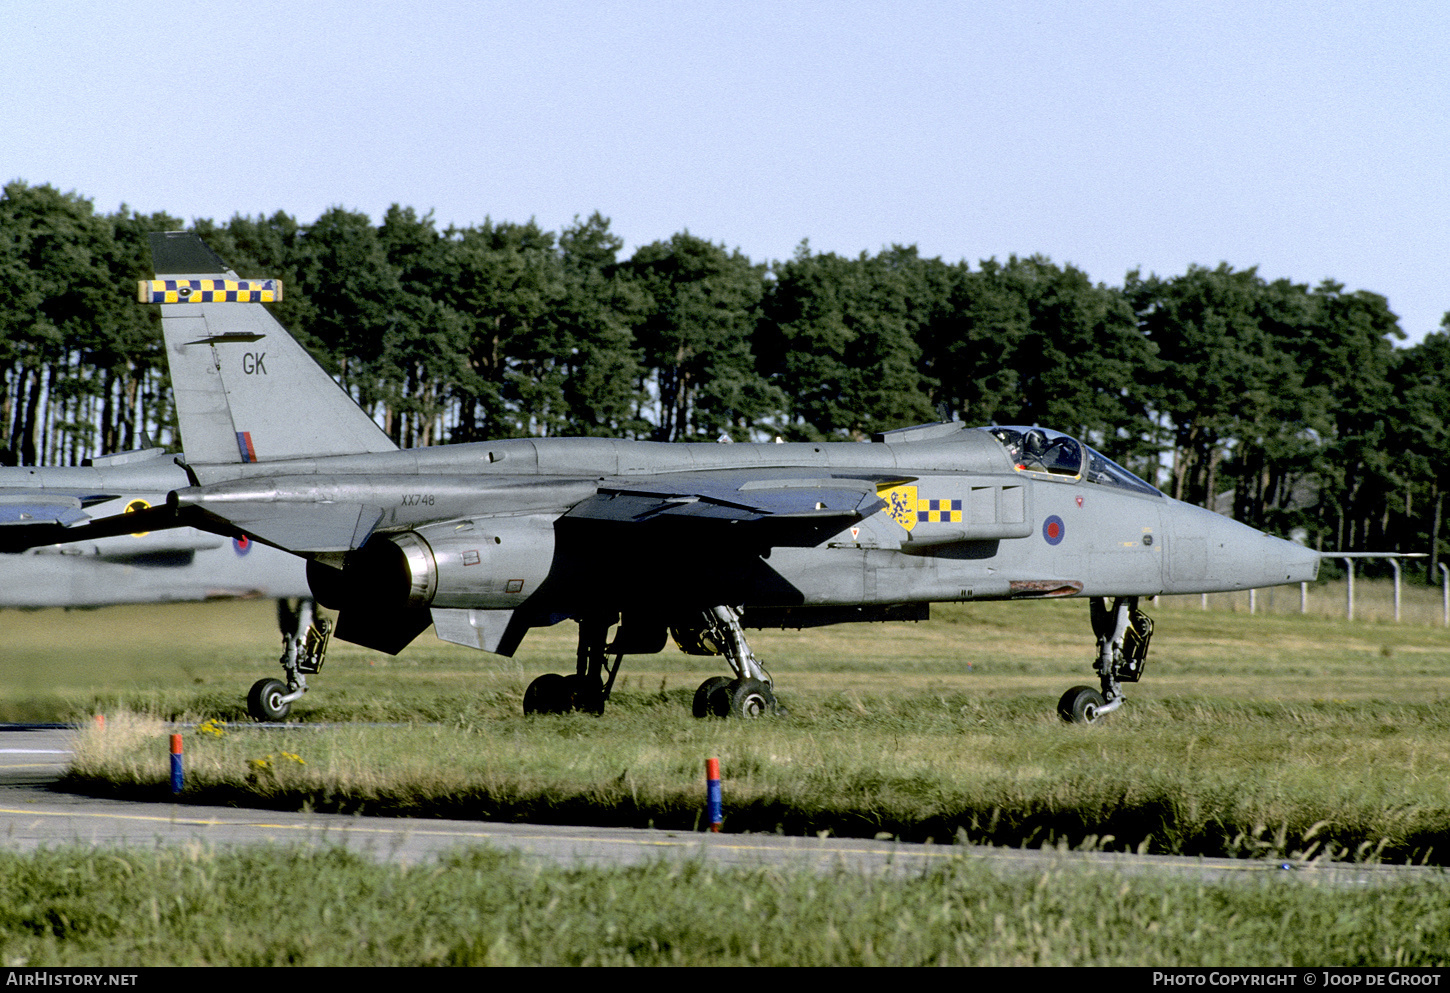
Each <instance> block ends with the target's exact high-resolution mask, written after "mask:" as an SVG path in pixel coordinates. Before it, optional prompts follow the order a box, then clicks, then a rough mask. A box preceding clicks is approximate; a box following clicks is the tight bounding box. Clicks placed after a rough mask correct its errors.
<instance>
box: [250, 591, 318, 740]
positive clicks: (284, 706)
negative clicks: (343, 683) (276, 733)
mask: <svg viewBox="0 0 1450 993" xmlns="http://www.w3.org/2000/svg"><path fill="white" fill-rule="evenodd" d="M277 626H278V627H280V628H281V629H282V658H281V663H282V672H283V674H284V675H285V676H286V681H285V682H284V681H282V680H280V679H259V680H257V681H256V682H255V683H253V684H252V690H251V692H250V693H248V694H247V713H249V714H251V715H252V718H253V719H254V720H257V721H260V722H264V723H265V722H272V721H280V720H282V719H284V718H285V717H286V716H287V715H288V714H289V713H290V712H291V710H292V704H293V703H294V702H296V701H297V700H300V699H301V698H302V694H304V693H306V692H307V677H308V676H310V675H314V674H316V673H317V672H319V671H320V670H321V669H322V660H323V658H324V657H325V656H326V655H327V641H328V638H330V637H331V635H332V623H331V622H330V621H328V620H327V618H325V617H318V616H317V603H316V601H313V600H310V599H305V598H304V599H302V600H298V601H297V607H296V609H295V610H294V609H293V608H292V606H291V605H290V604H289V603H288V602H287V601H286V600H278V601H277Z"/></svg>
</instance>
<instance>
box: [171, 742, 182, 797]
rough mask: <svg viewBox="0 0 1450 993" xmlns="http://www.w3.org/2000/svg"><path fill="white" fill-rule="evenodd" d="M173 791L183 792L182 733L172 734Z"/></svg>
mask: <svg viewBox="0 0 1450 993" xmlns="http://www.w3.org/2000/svg"><path fill="white" fill-rule="evenodd" d="M171 792H172V793H173V794H175V793H180V792H181V735H179V734H173V735H172V736H171Z"/></svg>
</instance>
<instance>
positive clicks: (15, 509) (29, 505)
mask: <svg viewBox="0 0 1450 993" xmlns="http://www.w3.org/2000/svg"><path fill="white" fill-rule="evenodd" d="M114 499H116V497H115V496H114V495H111V494H92V493H79V492H77V493H57V492H55V491H54V490H15V491H10V492H6V493H0V527H4V528H29V527H35V526H37V525H45V524H53V525H60V526H61V527H69V526H71V525H73V524H79V523H81V522H82V521H86V520H89V519H90V515H89V514H87V513H86V511H85V508H87V507H91V506H94V505H96V504H98V503H105V502H107V501H110V500H114Z"/></svg>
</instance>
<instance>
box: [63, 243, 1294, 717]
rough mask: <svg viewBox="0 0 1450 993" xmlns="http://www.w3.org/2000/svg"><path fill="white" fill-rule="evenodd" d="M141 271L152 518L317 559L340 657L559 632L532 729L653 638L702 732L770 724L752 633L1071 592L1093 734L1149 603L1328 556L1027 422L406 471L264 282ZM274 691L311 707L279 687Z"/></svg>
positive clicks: (1133, 670) (464, 457)
mask: <svg viewBox="0 0 1450 993" xmlns="http://www.w3.org/2000/svg"><path fill="white" fill-rule="evenodd" d="M152 252H153V256H154V261H155V266H156V274H157V278H156V280H154V281H148V282H147V283H143V284H142V285H141V298H142V299H143V300H147V301H152V302H155V303H158V304H160V306H161V311H162V326H163V329H164V334H165V339H166V352H167V358H168V359H169V361H170V364H171V377H172V382H173V384H174V387H175V390H176V403H177V412H178V416H179V418H180V424H181V433H182V437H183V440H184V442H185V446H186V453H187V461H186V466H185V468H186V472H187V474H188V475H189V477H190V479H189V483H190V485H187V486H182V487H178V488H177V489H175V490H173V491H172V492H171V493H169V494H168V495H167V498H166V503H165V505H164V506H161V507H155V508H152V509H149V510H142V511H140V512H139V513H140V515H142V516H144V517H146V518H147V523H148V524H150V525H151V526H153V527H156V528H161V527H169V526H181V525H190V526H194V527H196V528H199V529H202V530H205V531H210V532H213V533H219V534H223V535H246V536H248V537H249V538H251V539H254V540H256V541H259V542H262V543H264V544H269V545H274V546H276V547H278V548H282V549H286V550H288V551H290V552H294V553H296V554H298V555H302V556H304V557H306V558H307V559H308V566H307V574H308V579H309V581H310V583H311V587H312V590H313V592H314V593H315V595H316V597H317V599H318V601H319V602H320V603H322V604H323V605H324V606H326V607H330V608H333V609H336V610H338V611H339V616H338V620H337V627H336V635H337V637H339V638H342V639H344V640H347V641H351V642H354V643H357V644H360V645H365V646H368V647H371V648H375V649H379V650H381V651H384V652H391V653H396V652H399V651H401V650H402V649H403V648H404V646H406V645H407V644H408V643H409V642H411V641H412V640H413V639H414V638H415V637H417V636H418V635H419V634H420V633H421V632H422V631H423V630H424V629H426V628H427V627H428V626H429V625H430V624H432V625H433V627H434V629H435V630H436V632H437V634H438V637H440V638H442V639H444V640H446V641H450V642H456V643H459V644H463V645H471V646H473V647H476V648H480V649H483V650H485V651H490V652H498V653H502V654H504V655H510V654H512V653H513V652H514V650H515V649H516V648H517V647H518V645H519V643H520V641H521V640H522V638H523V637H524V634H525V632H527V631H528V629H529V628H531V627H536V626H541V625H548V624H553V623H556V622H558V621H561V620H565V619H573V620H575V621H576V622H577V623H578V625H579V647H578V660H577V665H576V670H575V671H574V672H573V673H569V674H567V675H560V674H550V675H545V676H541V677H539V678H538V679H537V680H535V681H534V682H533V683H532V684H531V685H530V686H529V688H528V690H527V692H526V694H525V696H524V710H525V711H526V712H549V711H560V710H565V709H571V708H573V709H582V710H587V711H596V712H597V711H600V710H602V708H603V706H604V702H605V701H606V700H607V699H608V697H609V693H610V688H611V687H612V685H613V683H614V677H615V675H616V674H617V673H618V671H619V665H620V662H621V661H622V658H623V656H625V655H630V654H637V653H648V652H657V651H660V650H662V649H663V648H664V646H665V643H666V639H667V632H669V633H670V634H672V635H673V637H674V640H675V641H676V643H677V644H678V645H679V646H680V647H681V648H683V649H684V650H686V651H688V652H697V653H711V654H720V655H723V656H724V657H725V660H726V661H727V662H728V664H729V669H730V674H729V675H721V676H718V677H715V678H712V679H710V680H707V681H706V682H705V683H704V684H702V685H701V686H700V688H699V691H698V692H697V693H696V695H695V702H694V712H695V714H696V716H702V717H703V716H707V715H719V716H727V715H729V716H743V717H750V716H756V715H761V714H766V713H771V712H774V711H776V709H777V703H776V695H775V685H774V682H773V680H772V679H771V677H770V675H769V674H768V673H767V671H766V669H765V667H764V665H763V664H762V663H761V661H760V660H759V659H758V658H756V656H755V655H754V653H753V652H752V651H751V649H750V646H749V644H748V642H747V640H746V635H745V632H746V629H748V628H752V627H757V628H758V627H779V626H792V627H802V626H811V625H819V624H833V623H839V622H846V621H876V620H890V619H898V618H899V619H921V618H925V617H926V616H927V612H928V610H929V605H930V604H931V603H933V602H942V601H966V600H1022V599H1041V598H1046V597H1085V598H1088V599H1089V601H1090V603H1091V618H1092V627H1093V632H1094V634H1095V636H1096V641H1097V650H1096V657H1095V662H1094V668H1095V670H1096V672H1097V676H1098V683H1099V685H1098V686H1097V687H1094V686H1077V687H1074V688H1072V689H1070V690H1068V691H1067V693H1066V694H1064V695H1063V697H1062V700H1061V701H1060V703H1059V707H1058V710H1059V713H1060V714H1061V715H1062V716H1063V718H1064V719H1066V720H1070V721H1076V722H1088V723H1090V722H1093V721H1095V720H1097V719H1098V718H1099V717H1100V716H1101V715H1103V714H1105V713H1107V712H1109V711H1112V710H1114V709H1116V708H1117V707H1119V706H1121V705H1122V703H1123V684H1124V683H1129V682H1134V681H1136V680H1137V679H1139V677H1140V676H1141V675H1142V673H1143V668H1144V663H1145V660H1146V658H1147V650H1148V642H1149V638H1150V636H1151V634H1152V623H1151V622H1150V621H1149V619H1148V618H1147V617H1146V616H1145V615H1144V614H1143V613H1142V612H1141V611H1140V610H1139V609H1138V605H1139V602H1140V600H1141V598H1143V597H1151V596H1154V595H1156V594H1159V593H1199V592H1213V591H1221V590H1240V589H1250V588H1254V587H1261V586H1271V585H1274V584H1277V583H1296V582H1300V581H1302V580H1309V579H1313V578H1314V576H1315V574H1316V573H1317V571H1318V565H1319V555H1318V554H1317V553H1316V552H1314V551H1312V550H1309V549H1306V548H1303V547H1302V546H1299V545H1296V544H1293V543H1291V542H1288V541H1282V540H1280V539H1278V538H1275V537H1272V536H1270V535H1267V534H1264V533H1262V532H1259V531H1256V530H1254V529H1252V528H1249V527H1245V526H1243V525H1241V524H1238V523H1235V522H1234V521H1232V520H1229V519H1228V518H1225V517H1222V516H1219V515H1218V514H1214V513H1211V512H1209V511H1207V510H1203V509H1200V508H1197V507H1192V506H1188V505H1186V504H1183V503H1179V502H1177V501H1174V500H1171V499H1169V498H1168V497H1166V496H1164V494H1162V493H1161V492H1159V491H1158V490H1156V489H1155V488H1153V487H1152V486H1150V485H1148V484H1147V483H1145V482H1143V481H1142V480H1141V479H1138V478H1137V477H1136V476H1134V475H1133V474H1132V473H1130V472H1128V471H1127V470H1125V469H1123V468H1122V467H1121V466H1118V465H1116V464H1114V463H1113V462H1112V461H1111V460H1110V459H1108V458H1106V457H1104V456H1103V455H1102V454H1100V453H1098V452H1096V451H1094V450H1093V449H1092V448H1090V447H1088V446H1087V445H1085V444H1083V443H1082V442H1080V441H1079V440H1077V439H1074V438H1071V437H1069V436H1067V435H1065V434H1061V433H1058V432H1055V431H1049V430H1046V429H1042V428H1038V427H1028V426H1022V427H991V428H983V429H973V428H968V427H966V426H964V425H962V424H959V423H954V422H951V423H941V424H931V425H926V426H922V427H916V428H906V429H903V430H897V431H887V432H884V433H881V434H878V435H875V436H874V437H873V438H872V440H871V442H870V443H828V442H821V443H792V444H779V443H777V444H662V443H655V442H643V441H616V440H610V439H604V438H537V439H515V440H507V441H497V442H483V443H475V444H465V445H446V446H439V447H436V448H426V449H416V450H408V451H400V450H398V449H397V447H396V446H395V445H394V444H393V443H392V442H391V441H390V440H389V439H388V437H387V436H386V435H385V434H384V433H383V432H382V431H381V430H380V429H379V428H378V426H377V425H376V424H375V423H374V422H373V420H372V419H371V418H370V417H369V416H368V415H367V414H366V413H365V412H364V411H362V410H361V409H359V408H358V406H357V405H356V404H355V403H353V401H352V400H351V398H350V397H349V396H348V395H347V393H346V392H344V391H343V390H342V389H340V388H339V387H338V386H337V385H336V384H335V383H334V382H333V381H332V379H331V378H330V377H329V376H328V375H327V374H326V372H324V371H323V370H322V369H321V368H320V367H319V366H318V365H317V363H316V362H315V361H313V359H312V358H311V356H309V355H308V353H307V352H306V351H305V350H304V349H303V348H302V347H301V346H300V345H299V344H298V343H297V342H296V341H295V340H294V339H293V338H291V336H289V335H288V334H287V333H286V331H285V330H283V328H282V327H281V326H280V325H279V324H278V323H277V322H276V321H275V320H274V319H273V318H272V316H271V314H270V313H269V312H268V311H267V309H266V307H265V306H263V305H262V304H261V303H258V302H255V301H257V300H258V299H260V298H262V296H263V295H264V294H266V293H268V292H273V291H275V286H274V285H273V284H272V283H271V282H270V281H260V280H241V279H239V278H238V277H237V276H236V274H235V273H233V272H231V271H230V270H229V269H228V268H227V267H226V265H225V264H223V263H222V262H221V261H220V260H219V259H218V258H217V257H216V256H215V255H214V254H213V253H212V252H211V251H210V249H208V248H207V247H206V246H205V245H204V244H203V243H202V242H201V241H200V239H198V238H197V237H196V236H195V235H193V234H187V233H182V232H177V233H168V234H165V235H153V236H152ZM108 526H109V527H112V528H114V527H115V525H114V524H109V525H108V524H107V523H106V522H97V523H96V524H92V525H85V526H83V528H84V527H90V528H92V529H93V530H99V531H101V532H104V530H105V528H106V527H108ZM83 528H82V529H83ZM75 530H81V529H75ZM77 536H78V535H77ZM616 624H618V628H617V629H616V630H614V634H613V637H612V638H611V637H610V631H611V629H612V628H614V627H615V625H616ZM610 656H613V662H612V663H611V662H610V661H609V658H610ZM273 682H275V681H273ZM287 684H288V685H287V687H285V689H289V690H290V691H291V692H292V693H294V694H295V693H297V692H300V691H299V690H298V687H297V682H296V677H295V674H294V673H293V672H291V671H290V670H288V672H287ZM259 685H260V684H259ZM256 695H257V694H256V693H255V691H254V697H255V696H256ZM285 695H286V694H284V693H280V692H278V693H273V694H270V695H267V694H263V696H264V698H265V699H264V701H263V702H264V704H265V703H269V702H270V703H278V701H280V700H282V699H283V697H284V696H285ZM285 708H286V705H285V704H281V703H278V705H277V706H276V707H275V709H273V710H270V711H267V712H266V713H264V714H263V715H262V716H266V717H280V716H282V714H283V713H284V712H285Z"/></svg>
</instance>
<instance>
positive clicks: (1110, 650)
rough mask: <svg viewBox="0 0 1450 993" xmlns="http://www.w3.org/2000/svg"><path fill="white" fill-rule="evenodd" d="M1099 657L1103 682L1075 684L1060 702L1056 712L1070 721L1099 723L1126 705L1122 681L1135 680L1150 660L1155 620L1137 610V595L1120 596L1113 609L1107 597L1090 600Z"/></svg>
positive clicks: (1096, 668) (1097, 662) (1100, 678)
mask: <svg viewBox="0 0 1450 993" xmlns="http://www.w3.org/2000/svg"><path fill="white" fill-rule="evenodd" d="M1090 609H1091V612H1092V622H1093V634H1095V635H1096V636H1097V642H1098V657H1097V660H1096V661H1095V662H1094V663H1093V669H1094V670H1095V671H1096V672H1097V674H1098V679H1099V681H1100V682H1101V684H1102V689H1101V691H1099V690H1095V689H1093V688H1092V687H1091V686H1074V687H1073V688H1072V689H1070V690H1068V691H1067V692H1066V693H1064V694H1063V695H1062V699H1060V700H1058V701H1057V714H1058V716H1059V717H1061V718H1062V719H1063V720H1064V721H1067V722H1069V723H1071V724H1096V723H1097V722H1098V720H1099V719H1100V718H1102V716H1103V715H1104V714H1110V713H1112V712H1113V711H1115V710H1117V709H1118V708H1119V707H1121V706H1122V705H1123V701H1124V696H1123V689H1122V685H1121V684H1122V683H1136V682H1137V681H1138V680H1139V679H1141V678H1142V676H1143V667H1144V666H1145V665H1146V664H1147V661H1148V642H1149V641H1150V640H1151V639H1152V637H1153V620H1152V618H1150V617H1149V616H1148V615H1147V614H1145V613H1143V612H1142V611H1141V610H1139V609H1138V598H1137V597H1135V596H1131V597H1117V598H1116V599H1115V600H1114V601H1113V605H1112V607H1111V608H1109V606H1108V601H1107V598H1106V597H1094V598H1093V599H1092V600H1091V601H1090Z"/></svg>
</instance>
